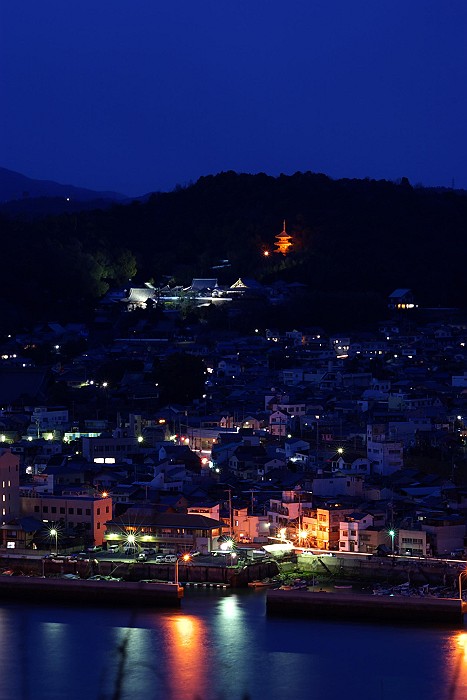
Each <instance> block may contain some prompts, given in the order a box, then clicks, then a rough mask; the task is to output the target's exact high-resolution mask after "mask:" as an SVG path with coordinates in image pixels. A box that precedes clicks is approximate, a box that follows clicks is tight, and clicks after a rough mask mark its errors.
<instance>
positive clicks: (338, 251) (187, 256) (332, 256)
mask: <svg viewBox="0 0 467 700" xmlns="http://www.w3.org/2000/svg"><path fill="white" fill-rule="evenodd" d="M283 219H286V221H287V231H288V232H289V233H290V234H291V235H292V236H293V239H294V248H293V251H292V252H291V253H290V254H289V255H287V256H286V257H284V256H282V255H278V254H272V253H271V255H269V257H264V255H263V252H264V250H265V249H268V250H270V251H272V249H273V246H274V237H275V235H276V234H278V233H279V232H280V230H281V228H282V221H283ZM0 224H1V227H2V243H3V259H4V269H5V278H4V286H3V289H4V290H8V297H7V295H6V292H4V295H5V296H4V298H3V302H2V300H1V299H0V302H2V305H5V306H10V305H15V306H16V305H17V306H18V308H21V307H22V306H24V305H25V304H26V305H27V308H28V311H29V312H30V314H31V315H34V314H36V315H37V314H39V315H41V314H45V313H46V314H47V317H50V316H51V315H52V314H53V311H54V310H55V308H57V310H58V311H59V310H60V309H61V310H62V312H68V313H69V312H70V310H73V309H74V310H75V311H76V310H77V309H79V308H80V307H82V308H83V309H84V308H85V307H86V306H87V305H89V304H90V303H93V302H94V301H95V299H96V298H98V297H99V295H101V294H102V293H104V292H105V290H106V289H107V288H108V286H109V285H115V284H124V283H125V282H126V283H128V278H129V277H131V278H133V279H134V283H135V284H139V283H142V282H144V281H146V280H148V279H153V280H155V281H156V282H157V281H159V279H160V278H161V276H162V275H172V276H173V277H174V279H176V280H177V281H178V282H180V283H183V284H187V283H189V282H190V281H191V278H192V277H194V276H196V277H202V276H217V277H218V278H219V281H220V282H221V283H226V282H229V283H231V282H233V281H235V279H236V278H237V277H239V276H250V277H255V278H256V279H258V280H263V281H271V280H275V279H278V278H279V279H283V280H288V281H295V282H302V283H304V284H306V285H307V287H308V289H309V293H310V294H311V295H314V297H313V298H314V299H315V300H316V299H320V300H321V302H323V299H326V298H328V299H332V304H334V305H335V306H337V307H339V304H340V303H341V301H342V303H344V300H345V303H346V304H347V305H349V303H350V302H351V300H352V299H355V300H356V301H355V308H361V304H360V301H361V299H362V298H367V299H369V298H371V299H372V300H373V301H374V303H373V302H372V303H371V304H370V306H372V308H375V309H380V308H382V302H383V300H385V298H386V297H387V295H388V294H389V293H390V292H391V291H392V290H393V289H394V288H396V287H410V288H412V289H413V290H414V292H415V294H416V296H417V299H418V301H419V303H420V304H422V305H435V306H437V305H441V306H461V307H466V306H467V289H466V276H465V273H464V261H463V258H464V255H463V253H464V249H465V243H464V241H465V230H466V225H467V197H466V196H465V195H464V193H461V192H459V193H458V192H456V191H449V190H447V191H436V190H428V189H423V188H412V187H411V186H410V184H409V183H408V182H407V181H405V182H404V181H403V182H402V183H401V184H395V183H392V182H387V181H372V180H337V181H334V180H331V179H330V178H328V177H326V176H325V175H320V174H314V173H310V172H308V173H296V174H295V175H292V176H284V175H282V176H280V177H278V178H273V177H269V176H267V175H264V174H259V175H237V174H235V173H233V172H226V173H221V174H219V175H216V176H208V177H202V178H200V179H199V180H198V181H197V182H196V183H195V184H193V185H192V186H190V187H187V188H185V189H178V190H176V191H174V192H170V193H158V194H154V195H152V196H151V197H150V198H149V199H148V201H146V202H140V201H135V202H132V203H130V204H128V205H123V204H120V205H114V206H112V207H111V208H110V209H106V210H93V211H82V212H80V213H73V214H66V215H62V216H57V217H49V218H46V219H41V220H37V221H34V222H29V223H28V222H20V221H13V220H10V219H3V221H1V222H0ZM226 259H228V260H229V261H230V264H231V267H229V268H226V269H223V270H216V271H215V272H213V269H212V268H213V267H214V266H215V265H217V264H218V262H219V260H226ZM5 266H6V268H5ZM135 275H136V277H135ZM321 302H320V303H321ZM349 313H350V312H349Z"/></svg>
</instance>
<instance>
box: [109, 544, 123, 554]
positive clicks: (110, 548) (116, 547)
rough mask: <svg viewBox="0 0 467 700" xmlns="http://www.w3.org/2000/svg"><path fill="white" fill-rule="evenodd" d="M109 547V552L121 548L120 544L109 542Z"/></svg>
mask: <svg viewBox="0 0 467 700" xmlns="http://www.w3.org/2000/svg"><path fill="white" fill-rule="evenodd" d="M107 549H108V551H109V552H118V550H119V549H120V545H119V544H109V545H107Z"/></svg>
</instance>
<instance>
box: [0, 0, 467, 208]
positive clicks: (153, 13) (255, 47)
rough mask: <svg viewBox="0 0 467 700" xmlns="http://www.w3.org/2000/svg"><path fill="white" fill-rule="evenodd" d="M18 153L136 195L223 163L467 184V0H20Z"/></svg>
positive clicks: (24, 164) (10, 114)
mask: <svg viewBox="0 0 467 700" xmlns="http://www.w3.org/2000/svg"><path fill="white" fill-rule="evenodd" d="M0 96H1V107H0V166H3V167H6V168H10V169H12V170H17V171H19V172H22V173H24V174H25V175H28V176H30V177H35V178H39V179H53V180H57V181H59V182H64V183H71V184H74V185H80V186H87V187H91V188H94V189H114V190H118V191H121V192H124V193H127V194H130V195H138V194H143V193H145V192H148V191H153V190H170V189H172V188H173V187H174V186H175V185H176V184H177V183H180V184H186V183H188V182H189V181H191V180H196V179H197V178H198V177H199V176H201V175H207V174H210V173H217V172H220V171H222V170H236V171H238V172H251V173H254V172H266V173H268V174H271V175H277V174H279V173H281V172H283V173H286V174H291V173H293V172H295V171H297V170H301V171H306V170H312V171H315V172H323V173H326V174H328V175H330V176H331V177H335V178H338V177H357V178H363V177H371V178H377V179H379V178H387V179H396V178H399V177H401V176H407V177H408V178H409V179H410V181H411V182H412V183H413V184H415V183H422V184H424V185H444V186H450V185H451V183H452V181H453V179H454V182H455V186H456V187H464V188H467V169H466V168H467V2H466V0H439V1H438V2H434V1H433V0H393V1H392V2H385V1H383V0H361V1H360V0H355V1H354V2H349V0H334V1H333V0H319V1H318V0H235V2H234V1H233V0H230V1H229V2H227V1H226V0H198V1H197V2H195V1H194V0H164V1H162V0H75V1H71V2H70V1H67V2H66V1H64V0H42V1H40V2H39V1H38V0H14V2H3V3H1V7H0Z"/></svg>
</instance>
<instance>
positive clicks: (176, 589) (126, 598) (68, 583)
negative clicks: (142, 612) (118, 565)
mask: <svg viewBox="0 0 467 700" xmlns="http://www.w3.org/2000/svg"><path fill="white" fill-rule="evenodd" d="M182 597H183V588H182V587H181V586H178V585H177V584H175V583H147V582H145V581H134V582H133V581H104V580H102V581H89V580H84V579H68V580H67V579H59V578H39V577H37V578H36V577H33V576H31V577H30V576H24V577H23V576H1V577H0V603H1V602H2V601H5V600H22V601H25V600H27V601H28V602H35V601H45V602H47V603H71V604H73V605H74V604H76V603H85V604H87V605H99V606H107V605H109V606H114V607H115V606H122V607H135V606H136V607H154V608H156V607H180V601H181V598H182Z"/></svg>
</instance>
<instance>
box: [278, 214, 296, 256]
mask: <svg viewBox="0 0 467 700" xmlns="http://www.w3.org/2000/svg"><path fill="white" fill-rule="evenodd" d="M275 238H276V240H275V243H274V245H275V246H276V247H275V250H274V252H275V253H282V255H287V253H288V252H289V248H291V246H292V245H293V244H292V236H289V234H288V233H287V231H286V230H285V219H284V227H283V229H282V231H281V232H280V233H278V234H277V236H276V237H275Z"/></svg>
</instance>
